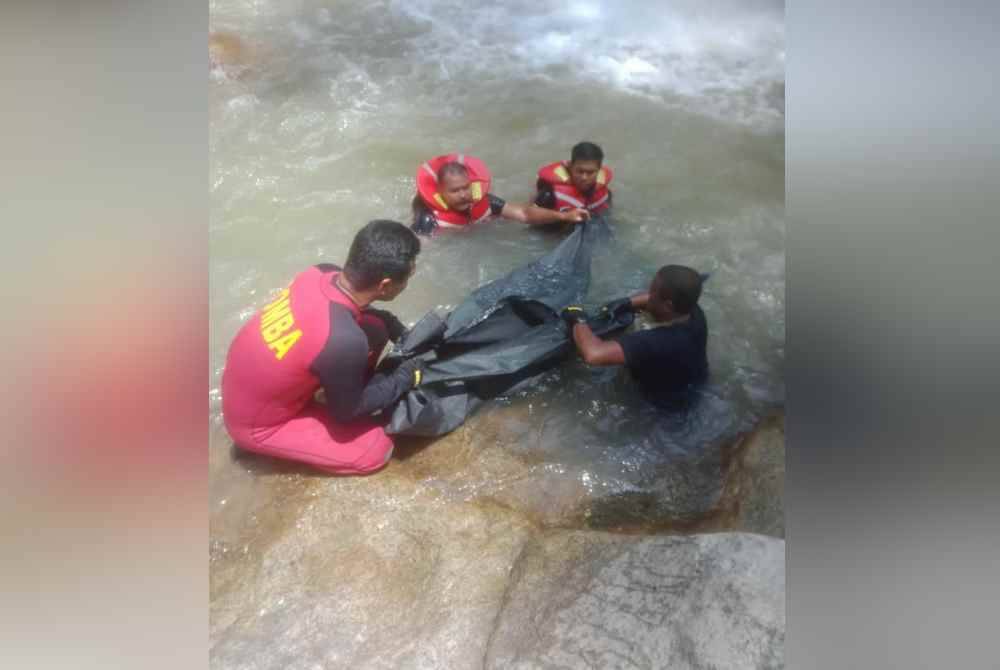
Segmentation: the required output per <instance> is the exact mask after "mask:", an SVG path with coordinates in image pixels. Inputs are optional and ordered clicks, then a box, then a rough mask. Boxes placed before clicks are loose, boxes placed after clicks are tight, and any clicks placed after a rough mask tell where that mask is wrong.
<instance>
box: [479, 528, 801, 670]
mask: <svg viewBox="0 0 1000 670" xmlns="http://www.w3.org/2000/svg"><path fill="white" fill-rule="evenodd" d="M784 638H785V543H784V541H783V540H778V539H774V538H767V537H763V536H760V535H750V534H745V533H725V534H716V535H696V536H660V537H624V536H621V535H613V534H608V533H596V532H586V531H567V532H556V533H549V534H546V535H545V536H543V537H541V538H539V539H536V540H533V541H531V542H530V543H529V544H528V545H527V546H526V548H525V550H524V552H523V553H522V555H521V557H520V559H519V561H518V564H517V569H516V571H515V574H514V575H513V579H512V583H511V588H510V590H509V592H508V593H507V596H506V597H505V604H504V608H503V611H502V613H501V615H500V618H499V620H498V622H497V628H496V631H495V632H494V633H493V637H492V639H491V640H490V645H489V650H488V653H487V658H486V664H485V667H486V668H540V669H544V668H552V669H555V668H637V669H639V668H672V669H677V670H685V669H691V670H700V669H706V670H707V669H709V668H718V669H720V670H722V669H725V670H738V669H741V668H781V667H784Z"/></svg>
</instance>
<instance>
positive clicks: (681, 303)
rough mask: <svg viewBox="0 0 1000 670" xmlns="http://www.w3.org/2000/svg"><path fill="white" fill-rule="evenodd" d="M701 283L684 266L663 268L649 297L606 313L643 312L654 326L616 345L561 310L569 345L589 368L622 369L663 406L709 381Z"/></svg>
mask: <svg viewBox="0 0 1000 670" xmlns="http://www.w3.org/2000/svg"><path fill="white" fill-rule="evenodd" d="M702 281H703V278H702V276H701V275H699V274H698V273H697V272H696V271H694V270H692V269H691V268H689V267H685V266H682V265H666V266H664V267H662V268H660V270H659V271H658V272H657V273H656V276H654V277H653V281H652V282H650V285H649V291H647V292H646V293H641V294H639V295H636V296H632V297H631V298H625V299H623V300H622V301H619V302H618V303H612V304H611V305H609V309H631V310H645V311H646V312H647V313H648V314H649V315H650V317H652V320H653V325H652V327H650V328H647V329H645V330H640V331H637V332H633V333H629V334H627V335H625V336H624V337H622V338H620V339H619V340H617V341H614V340H608V341H605V340H602V339H600V338H599V337H597V336H596V335H594V333H593V331H591V330H590V327H589V326H588V325H587V324H586V322H585V317H586V315H585V313H584V312H583V310H582V309H581V308H580V307H576V306H571V307H567V308H566V309H564V310H563V312H562V316H563V319H565V320H566V322H567V323H569V324H570V327H571V328H572V333H573V341H574V342H575V343H576V347H577V350H578V351H579V352H580V355H581V356H582V357H583V360H584V361H586V362H587V364H588V365H601V366H605V365H626V366H628V368H629V371H630V372H631V373H632V376H633V377H634V378H635V380H636V382H638V384H639V388H640V389H641V390H642V392H643V394H644V395H645V396H646V397H647V398H648V399H649V400H650V401H651V402H653V403H654V404H657V405H666V404H670V403H671V401H672V400H675V399H677V398H678V396H679V394H680V393H681V392H683V391H685V390H686V389H688V388H690V387H691V386H692V385H694V384H697V383H699V382H702V381H704V380H705V379H706V378H707V377H708V358H707V356H706V353H705V349H706V344H707V341H708V324H707V323H706V321H705V314H704V312H702V311H701V307H699V306H698V299H699V298H700V297H701V286H702Z"/></svg>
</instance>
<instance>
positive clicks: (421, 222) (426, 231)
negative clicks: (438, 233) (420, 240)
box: [410, 211, 438, 235]
mask: <svg viewBox="0 0 1000 670" xmlns="http://www.w3.org/2000/svg"><path fill="white" fill-rule="evenodd" d="M437 226H438V222H437V218H436V217H435V216H434V215H433V214H431V213H430V212H427V211H424V212H421V213H420V214H418V215H417V216H416V217H415V218H414V220H413V223H412V224H410V230H412V231H413V232H415V233H417V234H418V235H430V234H431V233H433V232H434V229H435V228H437Z"/></svg>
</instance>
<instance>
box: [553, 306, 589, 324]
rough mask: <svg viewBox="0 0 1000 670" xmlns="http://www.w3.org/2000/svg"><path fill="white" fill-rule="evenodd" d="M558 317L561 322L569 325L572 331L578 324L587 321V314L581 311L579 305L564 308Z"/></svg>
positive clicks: (581, 308)
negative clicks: (560, 318)
mask: <svg viewBox="0 0 1000 670" xmlns="http://www.w3.org/2000/svg"><path fill="white" fill-rule="evenodd" d="M559 316H560V317H562V320H563V321H565V322H566V323H567V324H569V327H570V328H571V329H572V328H573V326H575V325H576V324H578V323H581V322H584V321H586V320H587V312H585V311H584V310H583V307H581V306H580V305H570V306H569V307H564V308H563V311H561V312H559Z"/></svg>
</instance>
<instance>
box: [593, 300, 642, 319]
mask: <svg viewBox="0 0 1000 670" xmlns="http://www.w3.org/2000/svg"><path fill="white" fill-rule="evenodd" d="M634 311H635V307H633V306H632V299H631V298H619V299H618V300H612V301H611V302H609V303H608V304H606V305H604V307H601V314H609V315H611V316H614V315H616V314H620V313H622V312H634Z"/></svg>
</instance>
